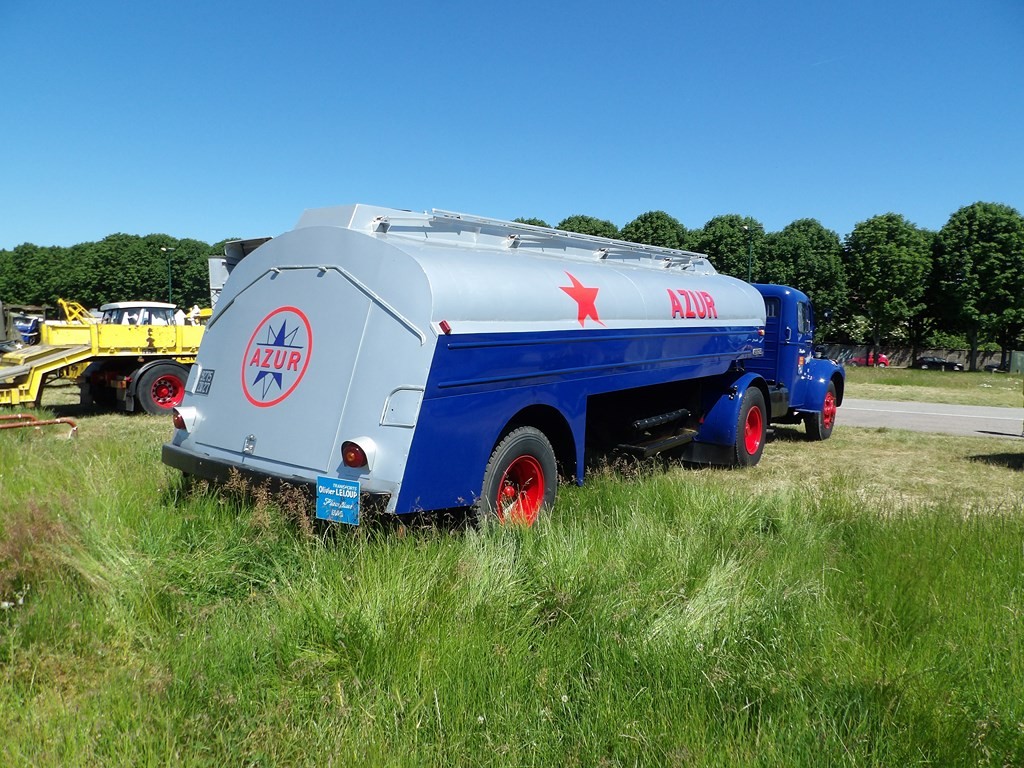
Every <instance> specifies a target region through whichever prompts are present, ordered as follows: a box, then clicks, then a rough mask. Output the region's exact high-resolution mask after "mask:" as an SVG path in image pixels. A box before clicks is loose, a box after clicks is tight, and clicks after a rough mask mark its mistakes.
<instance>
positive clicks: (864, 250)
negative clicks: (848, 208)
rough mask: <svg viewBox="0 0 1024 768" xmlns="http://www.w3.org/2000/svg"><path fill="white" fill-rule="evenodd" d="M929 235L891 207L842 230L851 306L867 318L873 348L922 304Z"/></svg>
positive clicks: (917, 311)
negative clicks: (888, 211) (889, 209)
mask: <svg viewBox="0 0 1024 768" xmlns="http://www.w3.org/2000/svg"><path fill="white" fill-rule="evenodd" d="M930 237H931V236H930V235H929V233H928V232H926V231H925V230H923V229H920V228H918V227H916V226H914V225H913V224H911V223H910V222H909V221H907V220H906V219H905V218H903V216H901V215H899V214H896V213H886V214H882V215H881V216H875V217H873V218H870V219H868V220H867V221H862V222H860V223H859V224H857V225H856V226H855V227H854V228H853V232H851V233H850V234H849V235H848V236H847V238H846V244H845V248H844V251H843V255H844V257H845V259H846V269H847V275H848V278H849V285H850V299H851V303H852V310H853V312H854V313H855V314H861V315H864V316H865V317H866V318H867V320H868V327H869V329H870V330H869V336H870V342H871V347H872V350H873V349H875V348H877V347H879V346H880V345H881V344H882V341H883V340H886V339H888V338H890V337H891V336H893V335H894V333H895V332H896V330H897V329H898V328H900V327H901V326H905V325H906V324H907V323H909V322H911V321H912V320H913V319H914V318H915V317H916V316H917V315H918V314H919V313H920V312H921V311H922V309H923V308H924V302H923V298H924V292H925V287H926V285H927V280H928V276H929V273H930V271H931V261H932V258H931V239H930Z"/></svg>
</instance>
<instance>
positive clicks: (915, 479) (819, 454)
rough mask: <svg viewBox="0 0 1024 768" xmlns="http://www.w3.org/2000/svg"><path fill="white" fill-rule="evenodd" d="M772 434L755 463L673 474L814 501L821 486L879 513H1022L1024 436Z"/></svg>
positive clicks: (840, 430)
mask: <svg viewBox="0 0 1024 768" xmlns="http://www.w3.org/2000/svg"><path fill="white" fill-rule="evenodd" d="M774 433H775V434H774V438H773V439H772V440H771V442H770V443H769V445H767V446H766V448H765V452H764V456H763V457H762V458H761V462H760V463H759V464H758V465H757V466H756V467H752V468H750V469H744V470H741V471H728V470H725V471H723V470H720V469H709V470H686V469H680V470H678V471H679V472H683V473H685V475H684V480H685V481H686V482H689V483H697V484H707V485H709V486H711V487H719V486H728V487H730V488H733V489H735V488H740V489H744V490H746V491H748V492H749V493H750V494H751V495H755V496H763V495H772V494H779V493H783V494H805V495H807V496H808V497H809V498H812V499H813V498H816V497H817V496H818V494H819V493H820V491H821V490H823V489H840V490H843V489H845V490H848V491H850V492H851V493H853V494H854V495H855V496H856V498H858V499H859V500H860V501H862V502H863V503H864V504H865V505H867V506H868V507H869V508H874V509H876V510H877V511H878V512H879V513H881V514H884V513H886V512H888V511H891V510H893V509H895V508H896V507H901V508H904V509H906V508H922V509H924V508H928V509H935V508H940V507H942V506H955V507H958V508H962V509H963V510H964V512H965V513H967V514H969V513H971V512H972V511H974V510H981V509H984V510H985V511H986V513H993V512H1010V511H1012V512H1020V511H1024V471H1022V469H1024V441H1022V442H1018V441H1012V440H1005V439H999V438H991V439H990V438H964V437H957V436H953V435H933V434H927V433H919V432H910V431H906V430H891V429H885V428H882V429H865V428H858V427H845V426H839V427H837V428H836V431H835V432H834V433H833V435H832V438H831V439H829V440H826V441H825V442H822V443H812V442H808V441H807V440H806V439H805V437H804V434H803V430H802V429H799V428H793V427H778V428H776V429H775V430H774Z"/></svg>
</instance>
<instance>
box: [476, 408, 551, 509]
mask: <svg viewBox="0 0 1024 768" xmlns="http://www.w3.org/2000/svg"><path fill="white" fill-rule="evenodd" d="M557 487H558V467H557V465H556V463H555V451H554V449H553V448H552V447H551V443H550V441H548V439H547V437H546V436H545V435H544V433H543V432H541V431H540V430H539V429H535V428H534V427H519V428H518V429H514V430H512V431H511V432H509V433H508V434H507V435H505V437H504V438H503V439H502V440H501V442H500V443H498V446H497V447H496V448H495V449H494V451H493V452H492V453H491V458H490V459H489V460H488V461H487V468H486V469H485V470H484V480H483V486H482V488H481V490H480V498H479V499H478V500H477V503H476V504H475V505H474V507H473V511H474V517H475V519H476V521H477V523H478V524H480V523H484V522H487V521H490V520H493V521H496V522H499V523H517V524H519V525H526V526H530V525H533V524H534V523H535V522H536V521H537V517H538V515H539V514H540V512H541V511H542V510H544V509H550V508H551V506H552V505H553V504H554V503H555V493H556V491H557Z"/></svg>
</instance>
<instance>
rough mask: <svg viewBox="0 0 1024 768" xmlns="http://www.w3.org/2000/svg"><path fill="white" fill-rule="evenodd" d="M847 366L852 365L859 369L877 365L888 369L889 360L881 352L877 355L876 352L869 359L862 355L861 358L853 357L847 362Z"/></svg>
mask: <svg viewBox="0 0 1024 768" xmlns="http://www.w3.org/2000/svg"><path fill="white" fill-rule="evenodd" d="M846 364H847V365H852V366H854V367H857V366H858V365H867V366H876V365H877V366H878V367H879V368H888V367H889V358H888V357H886V356H885V355H883V354H882V353H881V352H879V353H878V354H877V355H876V354H875V353H874V352H872V353H871V354H870V355H868V356H867V357H865V356H864V355H861V356H860V357H851V358H850V359H849V360H847V361H846Z"/></svg>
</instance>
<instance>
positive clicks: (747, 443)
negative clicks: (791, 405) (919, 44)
mask: <svg viewBox="0 0 1024 768" xmlns="http://www.w3.org/2000/svg"><path fill="white" fill-rule="evenodd" d="M767 430H768V419H767V418H766V411H765V407H764V395H763V394H761V390H760V389H758V388H757V387H749V388H748V389H747V391H746V392H744V393H743V403H742V404H741V406H740V415H739V419H737V421H736V449H735V460H736V465H737V466H740V467H752V466H754V465H755V464H757V462H759V461H760V460H761V454H762V453H763V452H764V441H765V437H766V435H767Z"/></svg>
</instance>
